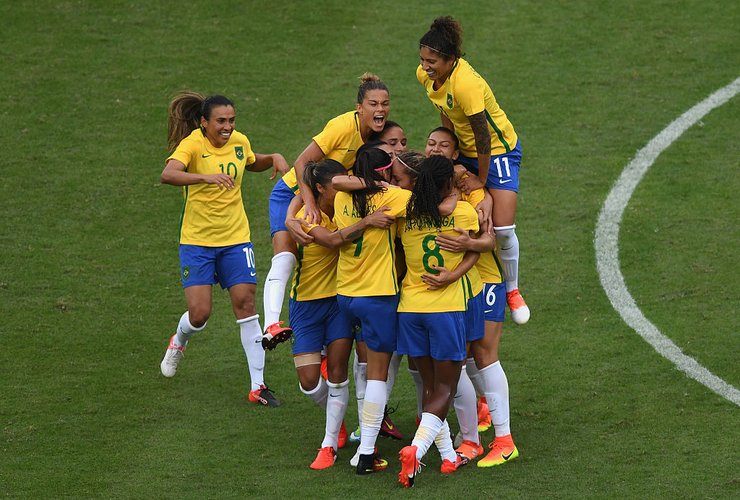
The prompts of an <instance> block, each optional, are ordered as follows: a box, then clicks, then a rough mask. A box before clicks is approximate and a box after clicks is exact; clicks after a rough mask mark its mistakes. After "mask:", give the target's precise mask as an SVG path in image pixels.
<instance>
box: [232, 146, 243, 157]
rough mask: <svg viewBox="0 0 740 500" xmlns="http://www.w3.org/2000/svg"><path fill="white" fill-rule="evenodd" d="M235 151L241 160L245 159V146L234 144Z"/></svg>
mask: <svg viewBox="0 0 740 500" xmlns="http://www.w3.org/2000/svg"><path fill="white" fill-rule="evenodd" d="M234 153H236V157H237V158H239V159H240V160H243V159H244V148H243V147H241V146H234Z"/></svg>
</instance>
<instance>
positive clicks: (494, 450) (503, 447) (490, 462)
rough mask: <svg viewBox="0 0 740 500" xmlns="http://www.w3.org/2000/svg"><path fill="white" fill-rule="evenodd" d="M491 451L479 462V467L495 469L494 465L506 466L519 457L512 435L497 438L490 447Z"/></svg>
mask: <svg viewBox="0 0 740 500" xmlns="http://www.w3.org/2000/svg"><path fill="white" fill-rule="evenodd" d="M490 447H491V451H489V452H488V455H486V456H485V457H483V458H481V459H480V460H478V467H493V466H494V465H501V464H505V463H506V462H510V461H512V460H514V459H515V458H516V457H518V456H519V450H517V448H516V446H515V445H514V440H513V439H511V434H507V435H506V436H501V437H496V439H494V440H493V443H491V445H490Z"/></svg>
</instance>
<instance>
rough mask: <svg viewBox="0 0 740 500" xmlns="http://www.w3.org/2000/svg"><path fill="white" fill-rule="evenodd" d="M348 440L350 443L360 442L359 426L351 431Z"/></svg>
mask: <svg viewBox="0 0 740 500" xmlns="http://www.w3.org/2000/svg"><path fill="white" fill-rule="evenodd" d="M349 442H350V443H359V442H360V426H359V425H358V426H357V429H355V430H353V431H352V433H351V434H350V435H349Z"/></svg>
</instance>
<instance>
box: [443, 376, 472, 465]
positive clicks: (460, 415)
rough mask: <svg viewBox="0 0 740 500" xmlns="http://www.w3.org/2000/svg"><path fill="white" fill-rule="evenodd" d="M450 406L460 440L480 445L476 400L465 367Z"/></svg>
mask: <svg viewBox="0 0 740 500" xmlns="http://www.w3.org/2000/svg"><path fill="white" fill-rule="evenodd" d="M452 404H453V406H454V408H455V414H456V415H457V421H458V423H459V424H460V434H462V438H463V439H464V440H466V441H472V442H474V443H478V444H480V439H479V438H478V400H477V398H476V397H475V388H474V387H473V383H472V382H471V381H470V378H469V377H468V374H467V370H466V369H465V366H463V369H462V371H461V372H460V380H459V381H458V383H457V393H456V394H455V397H454V398H453V400H452ZM445 422H447V420H445ZM448 427H449V426H448ZM448 434H449V430H448ZM448 458H449V457H448ZM453 462H454V460H453Z"/></svg>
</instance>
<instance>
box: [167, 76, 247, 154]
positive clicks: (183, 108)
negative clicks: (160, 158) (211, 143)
mask: <svg viewBox="0 0 740 500" xmlns="http://www.w3.org/2000/svg"><path fill="white" fill-rule="evenodd" d="M216 106H231V107H234V103H233V102H232V101H231V100H230V99H229V98H227V97H224V96H222V95H212V96H208V97H206V96H204V95H203V94H200V93H198V92H192V91H189V90H185V91H183V92H180V93H179V94H177V95H176V96H175V97H173V98H172V101H171V102H170V106H169V108H168V110H167V146H168V148H169V150H170V153H171V152H173V151H174V150H175V148H176V147H177V145H178V144H180V141H182V140H183V139H184V138H186V137H187V136H188V135H190V133H191V132H192V131H193V130H195V129H196V128H198V127H200V119H201V117H203V118H205V119H206V120H208V119H209V118H210V117H211V110H212V109H213V108H214V107H216Z"/></svg>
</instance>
